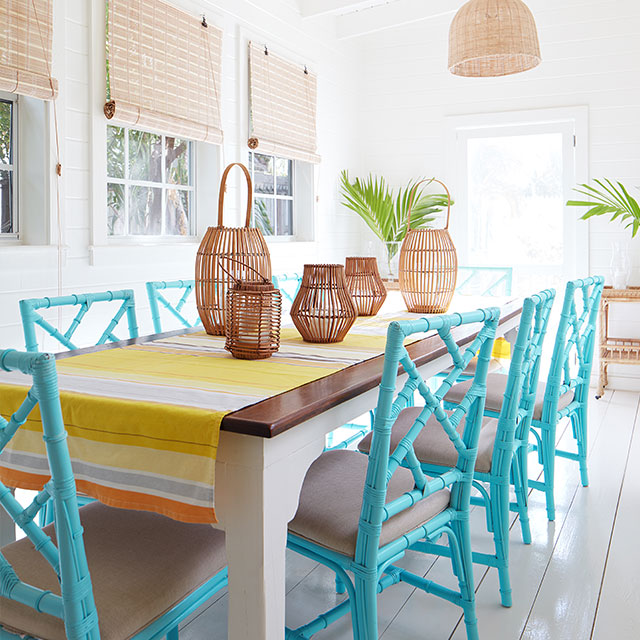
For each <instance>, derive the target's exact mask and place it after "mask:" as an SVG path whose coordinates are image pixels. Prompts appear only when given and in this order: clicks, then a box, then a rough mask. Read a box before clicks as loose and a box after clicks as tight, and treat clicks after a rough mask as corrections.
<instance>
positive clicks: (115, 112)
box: [104, 0, 222, 144]
mask: <svg viewBox="0 0 640 640" xmlns="http://www.w3.org/2000/svg"><path fill="white" fill-rule="evenodd" d="M205 24H206V23H204V24H203V20H202V19H201V18H195V17H194V16H191V15H189V14H188V13H186V12H184V11H181V10H179V9H176V8H175V7H173V6H171V5H169V4H167V3H166V2H162V1H161V0H109V2H108V12H107V102H106V104H105V106H104V113H105V115H106V117H107V118H109V119H111V118H114V119H115V120H117V121H118V122H121V123H123V124H129V125H137V126H140V127H144V128H148V129H154V130H157V131H161V132H162V133H166V134H170V135H174V136H178V137H184V138H190V139H192V140H201V141H204V142H212V143H216V144H219V143H221V142H222V128H221V123H220V100H219V91H220V67H221V57H222V31H221V30H220V29H218V28H217V27H215V26H213V25H211V24H210V25H208V26H205Z"/></svg>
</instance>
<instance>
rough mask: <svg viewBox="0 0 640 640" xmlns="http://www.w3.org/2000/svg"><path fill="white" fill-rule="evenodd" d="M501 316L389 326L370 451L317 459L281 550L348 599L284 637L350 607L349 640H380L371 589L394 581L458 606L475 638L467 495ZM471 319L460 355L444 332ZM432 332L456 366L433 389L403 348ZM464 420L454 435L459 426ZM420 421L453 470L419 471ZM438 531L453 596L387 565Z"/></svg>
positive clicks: (319, 625)
mask: <svg viewBox="0 0 640 640" xmlns="http://www.w3.org/2000/svg"><path fill="white" fill-rule="evenodd" d="M498 316H499V312H498V310H497V309H488V310H485V311H482V310H480V311H474V312H471V313H463V314H454V315H449V316H437V317H433V318H423V319H420V320H415V321H403V322H392V323H391V324H390V325H389V329H388V332H387V346H386V350H385V358H384V369H383V373H382V382H381V384H380V391H379V394H378V404H377V408H376V415H375V421H374V427H373V439H372V443H371V454H370V455H369V456H368V457H367V456H363V455H361V454H359V453H357V452H355V451H329V452H327V453H323V454H322V455H321V456H320V458H318V460H317V461H316V462H314V464H313V465H312V466H311V468H310V469H309V472H308V473H307V476H306V478H305V481H304V483H303V487H302V491H301V495H300V503H299V507H298V511H297V513H296V515H295V517H294V519H293V520H292V521H291V523H290V524H289V535H288V546H289V547H290V548H291V549H293V550H294V551H297V552H298V553H301V554H302V555H304V556H307V557H309V558H311V559H313V560H315V561H317V562H321V563H323V564H324V565H326V566H327V567H329V568H330V569H332V570H333V571H335V573H336V574H337V576H338V577H339V579H340V581H341V582H342V583H343V584H344V585H345V586H346V589H347V593H348V599H347V600H345V601H344V602H342V603H340V604H339V605H337V606H336V607H334V608H333V609H331V610H330V611H328V612H327V613H325V614H323V615H321V616H319V617H318V618H317V619H315V620H313V621H312V622H310V623H308V624H306V625H304V626H303V627H300V628H298V629H296V630H290V629H288V630H287V633H286V637H287V639H293V638H309V637H310V636H311V635H313V634H314V633H316V632H317V631H319V630H320V629H323V628H325V627H326V626H327V625H328V624H330V623H331V622H333V621H335V620H336V619H338V618H339V617H340V616H342V615H344V614H346V613H347V612H349V611H350V612H351V617H352V624H353V636H354V638H356V639H358V640H375V639H377V638H378V626H377V593H378V592H379V591H382V590H383V589H386V588H387V587H389V586H391V585H393V584H396V583H398V582H406V583H407V584H410V585H411V586H413V587H417V588H419V589H422V590H423V591H425V592H427V593H433V594H434V595H437V596H440V597H442V598H444V599H445V600H448V601H450V602H452V603H454V604H457V605H459V606H460V607H462V609H463V611H464V618H465V624H466V628H467V636H468V638H469V639H470V640H475V639H477V638H478V630H477V620H476V614H475V595H474V588H473V569H472V563H471V548H470V540H469V498H470V493H471V482H472V479H473V468H474V464H475V458H476V453H477V444H478V438H479V435H480V427H481V422H482V411H483V408H484V391H485V380H486V376H487V367H488V363H489V358H490V356H491V349H492V347H493V339H494V336H495V330H496V326H497V324H498ZM469 323H474V324H477V325H479V326H478V334H477V336H476V338H475V339H474V340H473V341H471V343H470V344H469V345H468V346H467V348H466V350H465V351H464V353H461V352H460V350H459V349H458V347H457V345H456V343H455V341H454V339H453V337H452V334H451V329H452V328H453V327H457V326H460V325H462V324H469ZM432 330H436V331H437V332H438V334H439V335H440V337H441V338H442V340H443V342H444V343H445V345H446V348H447V349H448V351H449V353H450V354H451V358H452V360H453V363H454V370H453V371H452V372H451V374H450V375H449V376H448V377H447V378H446V379H445V380H443V381H442V383H441V385H440V388H439V389H438V390H437V391H436V392H435V393H432V392H431V391H430V390H429V387H428V385H427V384H426V382H425V381H424V380H423V379H422V377H421V375H420V372H419V371H418V369H417V367H416V365H415V364H414V363H413V361H412V360H411V358H410V357H409V355H408V353H407V350H406V349H405V347H404V346H403V342H404V339H405V338H406V337H407V336H410V335H412V334H414V333H421V332H424V331H432ZM478 351H479V356H478V359H479V364H478V367H477V369H476V375H475V378H474V382H473V384H472V385H471V389H470V390H469V393H468V394H467V396H466V397H465V398H464V399H463V400H462V402H461V403H460V405H459V406H458V407H456V409H455V410H454V411H453V412H452V413H447V412H445V411H444V409H443V407H442V402H443V401H442V398H443V397H444V395H445V393H446V392H447V391H448V390H449V389H450V388H451V386H452V385H453V384H454V383H455V382H456V380H457V379H458V377H459V375H460V373H461V371H462V370H463V369H464V368H465V367H466V366H467V365H468V364H469V361H470V360H471V358H472V357H473V356H474V355H475V354H476V353H477V352H478ZM399 365H402V367H403V369H404V372H405V373H406V374H407V376H406V379H402V378H401V380H403V382H402V384H401V390H400V392H399V393H396V385H397V384H398V379H397V378H398V367H399ZM416 391H417V392H418V393H420V395H421V396H422V398H423V399H424V402H425V406H424V407H423V409H422V410H421V411H420V413H419V415H418V416H417V417H416V419H415V421H414V423H413V424H412V425H411V427H410V429H409V430H408V432H407V435H406V436H405V437H404V438H403V439H402V440H401V441H400V442H399V443H398V445H397V446H396V447H395V448H394V449H393V451H391V449H390V438H391V433H392V427H393V425H394V423H395V421H396V419H397V417H398V414H399V413H400V412H401V411H402V409H404V408H405V407H406V406H407V403H408V401H409V399H410V398H411V397H412V396H413V394H414V393H415V392H416ZM463 419H464V430H463V432H462V434H461V433H459V431H458V430H457V429H458V427H459V426H460V425H461V423H462V421H463ZM427 423H429V425H434V427H435V426H436V425H439V426H440V428H442V429H443V430H444V432H445V433H446V437H447V438H449V439H451V441H452V442H453V443H454V446H455V448H456V451H457V457H456V460H454V462H453V464H452V466H451V468H450V469H449V470H448V471H446V472H445V473H443V474H442V475H441V476H439V477H438V478H435V479H431V480H429V479H428V478H427V477H425V475H424V473H423V471H422V470H421V469H420V464H419V462H418V459H417V457H416V454H415V450H414V441H415V440H416V438H417V437H418V436H419V434H420V433H421V431H422V430H423V428H425V424H427ZM442 534H446V536H447V539H448V541H449V546H450V548H451V557H452V564H453V569H454V573H455V575H456V576H457V578H458V585H459V590H458V591H456V590H453V589H449V588H447V587H444V586H442V585H439V584H435V583H433V582H432V581H429V580H426V579H425V578H423V577H422V576H420V575H415V574H413V573H410V572H409V571H407V570H405V569H401V568H400V567H397V566H395V565H394V564H393V563H394V562H396V561H397V560H399V559H400V558H402V557H403V556H404V554H405V552H406V551H407V549H409V548H410V547H411V546H412V545H413V544H415V543H417V542H418V541H419V540H422V539H427V540H429V541H433V542H435V541H436V540H437V539H439V538H440V537H441V536H442ZM347 572H349V573H347ZM350 575H353V579H351V577H350ZM425 623H428V621H425Z"/></svg>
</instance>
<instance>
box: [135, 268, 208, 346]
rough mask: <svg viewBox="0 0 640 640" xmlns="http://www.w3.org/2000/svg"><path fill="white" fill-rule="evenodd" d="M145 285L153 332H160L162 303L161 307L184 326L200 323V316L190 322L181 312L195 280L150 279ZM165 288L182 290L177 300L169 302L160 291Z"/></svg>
mask: <svg viewBox="0 0 640 640" xmlns="http://www.w3.org/2000/svg"><path fill="white" fill-rule="evenodd" d="M146 286H147V298H148V299H149V307H150V309H151V319H152V321H153V330H154V332H155V333H162V318H161V317H160V305H162V307H163V308H164V309H166V310H167V313H169V314H171V315H172V316H173V317H174V318H175V319H176V320H177V321H178V322H180V324H181V325H182V326H184V327H187V328H191V327H195V326H197V325H199V324H201V320H200V318H196V319H195V320H194V321H193V322H191V321H190V320H188V319H187V318H186V317H185V316H184V315H183V314H182V309H183V308H184V305H185V304H186V302H187V300H188V299H189V296H190V295H191V293H192V292H193V291H194V289H195V286H196V281H195V280H173V281H171V282H165V281H164V280H163V281H152V282H147V285H146ZM165 289H182V290H184V291H183V293H182V296H181V297H180V299H179V300H178V302H176V303H171V302H169V301H168V300H167V299H166V298H165V297H164V296H163V295H162V294H161V293H160V291H163V290H165ZM158 303H159V304H158Z"/></svg>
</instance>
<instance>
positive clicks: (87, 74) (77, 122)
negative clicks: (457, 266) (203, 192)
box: [0, 0, 360, 348]
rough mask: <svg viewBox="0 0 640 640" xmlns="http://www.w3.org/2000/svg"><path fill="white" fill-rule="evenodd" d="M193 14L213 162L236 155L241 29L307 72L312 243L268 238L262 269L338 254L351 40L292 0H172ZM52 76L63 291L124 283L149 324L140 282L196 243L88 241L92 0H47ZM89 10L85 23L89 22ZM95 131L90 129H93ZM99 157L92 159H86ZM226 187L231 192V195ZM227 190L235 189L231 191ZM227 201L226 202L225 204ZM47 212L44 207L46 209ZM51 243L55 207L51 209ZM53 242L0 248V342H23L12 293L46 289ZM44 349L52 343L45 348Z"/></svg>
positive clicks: (97, 27)
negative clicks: (210, 28)
mask: <svg viewBox="0 0 640 640" xmlns="http://www.w3.org/2000/svg"><path fill="white" fill-rule="evenodd" d="M173 1H174V4H176V5H177V6H181V7H183V8H185V9H187V10H189V11H191V12H192V13H194V14H195V15H198V14H201V13H206V15H207V19H208V21H209V22H210V23H213V24H216V25H218V26H220V27H222V28H223V29H224V43H223V82H222V85H223V87H222V93H223V103H222V113H223V128H224V131H225V148H224V155H223V157H222V158H221V159H223V160H224V161H225V162H232V161H238V160H239V161H243V162H244V161H246V151H247V147H246V135H247V122H246V88H245V86H244V82H245V81H246V57H245V56H246V52H245V49H244V46H245V41H246V39H247V38H256V39H258V40H259V41H264V42H266V43H268V44H269V46H270V47H271V48H272V50H273V51H278V52H282V53H283V54H284V55H289V56H291V57H293V59H296V60H298V61H300V62H306V63H308V64H309V66H310V67H311V68H312V69H314V70H315V71H316V72H317V74H318V77H319V97H318V146H319V152H320V154H321V155H322V158H323V161H322V165H321V166H320V167H319V168H318V169H317V171H316V185H317V197H318V201H317V203H316V235H315V239H316V241H315V242H313V243H279V244H273V245H271V253H272V261H273V267H274V272H282V271H290V270H293V269H300V266H301V265H302V264H303V263H304V262H305V261H307V262H308V261H338V260H342V259H343V257H344V255H345V254H347V253H348V252H349V246H353V245H354V244H356V243H357V234H358V231H359V229H360V227H359V224H358V222H357V221H356V220H355V219H354V217H353V216H350V215H349V214H348V213H346V212H344V211H342V212H340V211H339V209H340V207H339V206H338V203H337V197H338V194H337V189H336V184H337V176H338V174H339V171H340V170H341V169H342V168H351V169H353V170H358V169H360V167H359V165H358V164H357V161H358V158H359V156H358V153H357V151H356V150H357V148H358V145H357V138H356V137H357V128H356V117H357V112H356V104H357V102H356V101H357V90H356V86H355V83H354V81H353V78H354V77H356V76H357V73H356V63H357V56H356V54H355V52H356V50H357V46H358V45H357V43H355V42H340V41H338V40H337V39H336V37H335V25H334V22H333V20H332V19H331V18H329V17H328V18H325V19H320V20H314V21H313V22H312V23H310V22H305V21H303V20H302V18H301V17H300V15H299V12H298V9H297V4H296V2H295V0H270V1H269V2H257V1H252V0H202V1H199V2H196V1H194V0H173ZM55 12H56V14H55V27H54V75H56V77H57V78H58V80H59V81H60V97H59V99H58V105H57V106H58V119H59V126H60V134H61V156H62V164H63V178H62V181H61V188H62V191H61V204H62V207H61V209H62V222H63V224H62V226H63V243H64V245H65V249H64V251H63V257H64V266H63V269H62V283H63V292H64V293H65V294H68V293H78V292H83V291H92V290H103V289H109V288H133V289H134V290H135V293H136V299H137V301H138V307H139V314H138V315H139V325H140V328H141V331H143V332H150V330H151V325H150V320H149V314H148V310H147V307H146V295H145V291H144V282H145V281H147V280H160V279H177V278H183V277H192V275H191V274H192V273H193V268H194V267H193V265H194V261H195V252H196V248H197V245H191V246H178V247H175V246H171V245H167V246H165V247H161V248H157V247H156V248H153V247H151V248H149V247H137V248H136V247H126V248H124V249H117V248H116V249H101V248H98V249H95V250H94V249H93V248H92V243H93V235H92V225H93V224H102V223H103V220H104V215H105V214H104V213H103V212H104V204H103V200H102V198H101V197H96V198H95V201H94V199H93V193H94V191H97V189H96V185H99V184H100V182H101V181H102V180H103V179H104V177H103V176H102V175H100V173H101V172H100V171H96V170H95V166H96V162H95V159H94V160H92V157H93V156H95V157H99V156H101V154H103V153H104V142H103V141H101V136H99V135H98V136H96V135H95V132H96V131H100V129H101V128H103V127H105V126H106V121H105V118H104V115H103V114H102V104H103V100H104V93H103V89H102V87H103V85H104V63H103V61H102V59H101V53H102V51H103V49H104V45H103V42H104V41H103V38H104V35H103V34H104V26H103V16H104V0H58V1H57V2H56V3H55ZM92 17H93V20H94V21H95V24H92ZM103 136H104V134H102V137H103ZM97 166H98V167H99V166H100V163H99V162H98V163H97ZM211 182H212V183H213V189H212V195H211V198H210V202H207V205H208V206H206V207H201V210H200V212H199V215H201V216H206V218H207V219H208V221H211V222H210V223H211V224H213V216H214V214H215V211H216V208H217V200H216V196H217V182H218V176H217V175H216V176H211ZM231 186H232V189H231V190H230V194H229V196H228V198H227V202H228V203H230V204H231V207H230V209H229V211H228V217H227V218H226V219H225V223H226V224H229V225H231V224H234V216H237V217H236V220H237V221H239V216H238V209H239V207H240V206H241V199H243V198H244V194H241V193H240V192H239V190H238V189H235V186H234V185H231ZM232 192H234V193H232ZM234 196H235V197H234ZM234 204H235V207H234ZM52 209H53V207H52ZM50 223H51V225H50V226H51V230H50V232H51V233H50V235H51V238H52V241H53V242H55V236H56V231H55V227H56V223H55V212H54V211H53V210H52V212H51V221H50ZM57 283H58V273H57V258H56V251H55V248H53V247H50V248H48V249H47V248H33V247H11V248H9V247H6V246H0V309H2V314H1V316H0V344H1V345H2V346H3V347H9V346H11V347H21V346H22V345H23V340H22V335H21V328H20V323H19V315H18V306H17V302H18V300H19V299H20V298H23V297H36V296H38V297H39V296H44V295H56V294H57ZM47 346H48V347H49V348H53V343H52V344H50V345H47V344H45V347H47Z"/></svg>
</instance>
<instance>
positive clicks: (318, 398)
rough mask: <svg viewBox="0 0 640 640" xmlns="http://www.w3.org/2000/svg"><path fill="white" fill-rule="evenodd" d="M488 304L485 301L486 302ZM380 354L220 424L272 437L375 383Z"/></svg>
mask: <svg viewBox="0 0 640 640" xmlns="http://www.w3.org/2000/svg"><path fill="white" fill-rule="evenodd" d="M486 306H490V305H486ZM492 306H499V307H500V324H504V323H505V322H508V321H509V320H512V319H513V318H515V317H517V316H519V315H520V313H521V311H522V300H520V299H511V300H509V301H508V302H504V303H503V304H499V305H492ZM200 331H202V327H195V328H193V329H177V330H175V331H168V332H166V333H158V334H152V335H148V336H141V337H139V338H132V339H130V340H121V341H120V342H112V343H109V344H106V345H100V346H97V347H87V348H86V349H76V350H75V351H63V352H61V353H58V354H56V358H57V359H63V358H69V357H73V356H76V355H80V354H83V353H95V352H96V351H102V350H105V349H117V348H120V347H126V346H129V345H133V344H144V343H147V342H153V341H155V340H160V339H162V338H170V337H173V336H179V335H185V334H188V333H197V332H200ZM452 335H453V336H454V338H455V340H456V342H457V344H458V346H463V345H465V344H468V343H469V342H471V341H472V340H473V339H474V338H475V336H476V335H477V331H476V329H475V326H469V325H463V326H462V327H457V328H456V329H454V330H453V331H452ZM407 350H408V352H409V355H410V356H411V358H412V359H413V360H414V362H415V363H416V364H417V365H418V366H422V365H424V364H426V363H427V362H430V361H432V360H435V359H437V358H439V357H441V356H443V355H445V354H446V353H447V350H446V347H445V346H444V344H443V342H442V340H440V338H439V337H438V336H429V337H426V338H423V339H422V340H419V341H417V342H414V343H413V344H411V345H409V346H408V347H407ZM383 359H384V356H383V355H382V354H381V355H379V356H376V357H375V358H371V359H369V360H364V361H363V362H359V363H358V364H355V365H352V366H350V367H346V368H345V369H341V370H340V371H336V372H335V373H332V374H330V375H328V376H325V377H324V378H320V379H319V380H314V381H313V382H309V383H307V384H304V385H302V386H300V387H296V388H295V389H292V390H290V391H286V392H285V393H281V394H279V395H277V396H273V397H271V398H267V399H265V400H261V401H260V402H257V403H255V404H252V405H250V406H248V407H244V408H242V409H238V410H237V411H233V412H232V413H229V414H227V415H226V416H225V417H224V418H223V419H222V425H221V429H222V430H223V431H233V432H235V433H242V434H246V435H253V436H258V437H262V438H272V437H274V436H277V435H278V434H280V433H283V432H284V431H287V430H288V429H291V428H292V427H295V426H296V425H298V424H300V423H301V422H304V421H305V420H309V419H311V418H313V417H315V416H317V415H319V414H321V413H323V412H324V411H327V410H328V409H332V408H333V407H336V406H337V405H339V404H341V403H343V402H346V401H347V400H351V399H352V398H355V397H356V396H358V395H360V394H362V393H365V392H366V391H369V390H370V389H373V388H374V387H376V386H378V385H379V384H380V380H381V378H382V363H383Z"/></svg>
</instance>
